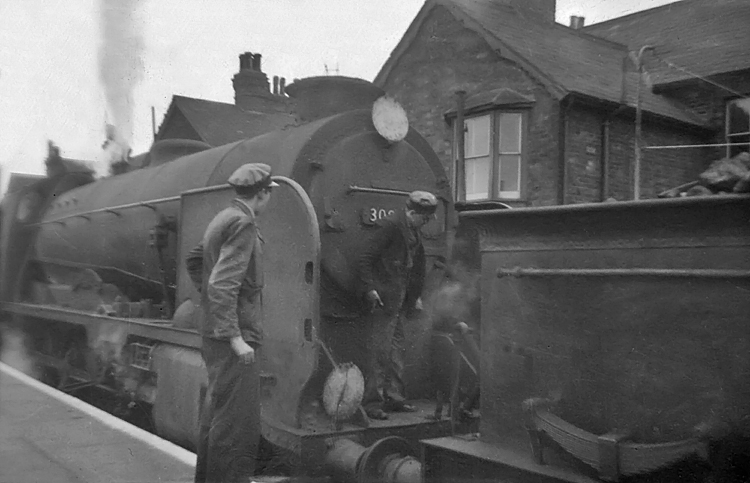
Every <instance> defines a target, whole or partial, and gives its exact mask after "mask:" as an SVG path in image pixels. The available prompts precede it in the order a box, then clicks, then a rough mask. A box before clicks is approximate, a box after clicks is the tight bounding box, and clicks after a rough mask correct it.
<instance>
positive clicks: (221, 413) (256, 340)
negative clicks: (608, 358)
mask: <svg viewBox="0 0 750 483" xmlns="http://www.w3.org/2000/svg"><path fill="white" fill-rule="evenodd" d="M228 183H229V184H230V185H232V186H233V187H234V190H235V192H236V193H237V197H236V198H235V199H234V200H233V201H232V203H231V205H230V206H229V207H227V208H225V209H224V210H223V211H221V212H220V213H219V214H217V215H216V216H215V217H214V219H213V220H211V223H209V225H208V228H206V232H205V234H204V235H203V240H202V241H201V242H200V243H199V244H198V245H197V246H196V247H195V248H194V249H193V250H191V251H190V253H189V254H188V256H187V260H186V261H187V269H188V273H189V274H190V278H191V279H192V281H193V283H194V284H195V287H196V288H197V289H198V291H199V292H200V294H201V306H202V307H203V312H204V317H203V320H202V321H201V324H200V326H199V330H200V332H201V335H202V336H203V343H202V347H201V354H202V356H203V360H204V361H205V363H206V368H207V369H208V390H207V391H206V399H205V401H204V404H203V406H202V410H201V421H200V433H199V436H198V451H197V452H198V461H197V463H196V467H195V482H196V483H204V482H222V483H229V482H235V481H248V480H249V478H250V477H252V476H253V474H254V473H255V466H256V457H257V454H258V446H259V443H260V380H259V371H258V365H257V362H256V356H255V351H256V350H257V349H258V348H259V347H260V345H261V341H262V339H263V330H262V315H263V314H262V307H261V291H262V289H263V263H262V260H263V252H262V248H261V245H262V238H261V236H260V233H259V232H258V226H257V224H256V220H255V218H256V216H257V215H259V214H260V213H262V212H263V210H264V209H265V207H266V205H267V204H268V202H269V200H270V199H271V190H272V188H273V187H275V186H278V185H277V184H276V183H274V182H273V181H272V180H271V168H270V167H269V166H268V165H266V164H261V163H252V164H245V165H243V166H240V167H239V168H238V169H237V170H236V171H235V172H234V173H233V174H232V175H231V176H230V177H229V180H228Z"/></svg>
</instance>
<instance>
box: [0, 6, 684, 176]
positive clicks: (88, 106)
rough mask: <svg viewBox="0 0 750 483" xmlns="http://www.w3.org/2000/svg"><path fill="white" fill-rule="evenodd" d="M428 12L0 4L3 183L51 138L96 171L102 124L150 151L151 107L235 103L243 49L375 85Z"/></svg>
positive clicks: (286, 73)
mask: <svg viewBox="0 0 750 483" xmlns="http://www.w3.org/2000/svg"><path fill="white" fill-rule="evenodd" d="M520 1H523V0H520ZM672 1H674V0H557V14H556V16H557V21H558V22H560V23H562V24H565V25H567V24H568V23H569V19H570V16H571V15H578V16H583V17H585V18H586V25H589V24H592V23H596V22H601V21H604V20H608V19H610V18H614V17H619V16H622V15H626V14H629V13H633V12H636V11H640V10H645V9H648V8H653V7H656V6H659V5H663V4H666V3H671V2H672ZM423 3H424V0H0V169H1V170H2V172H1V173H0V178H2V181H1V182H0V183H2V187H3V189H4V186H5V185H6V184H7V179H8V173H10V172H20V173H32V174H43V173H44V158H45V157H46V154H47V140H52V141H54V142H55V143H56V144H57V145H58V146H59V147H60V150H61V153H62V155H63V156H64V157H67V158H75V159H83V160H87V161H91V162H92V163H94V164H95V167H97V168H99V169H100V171H101V167H102V166H103V165H104V164H106V161H104V159H105V154H104V152H103V150H102V144H103V142H104V141H105V139H106V131H105V125H106V123H110V124H116V125H118V127H121V129H120V130H121V133H120V137H121V139H122V140H124V141H126V142H127V143H128V144H129V145H130V146H131V147H132V149H133V153H134V154H137V153H141V152H144V151H147V150H148V149H149V147H150V145H151V141H152V137H153V132H152V115H151V108H152V107H153V108H154V111H155V120H156V126H157V128H158V126H159V124H160V123H161V121H162V118H163V116H164V114H165V113H166V110H167V108H168V106H169V103H170V101H171V98H172V96H173V95H183V96H188V97H197V98H202V99H209V100H214V101H220V102H229V103H232V102H234V91H233V89H232V82H231V79H232V76H233V75H234V74H235V73H236V72H237V71H238V68H239V60H238V56H239V54H240V53H242V52H245V51H250V52H255V53H261V54H262V56H263V66H262V68H263V71H264V72H265V73H266V74H268V76H269V79H270V78H272V77H273V76H274V75H278V76H281V77H286V78H287V83H290V81H291V80H292V79H294V78H303V77H309V76H314V75H324V74H325V73H326V66H327V67H328V71H329V73H334V74H338V75H346V76H352V77H360V78H363V79H367V80H372V79H374V77H375V75H376V74H377V73H378V71H379V70H380V67H381V66H382V65H383V63H385V61H386V59H387V58H388V56H389V55H390V53H391V51H392V50H393V49H394V48H395V46H396V44H397V43H398V41H399V40H400V39H401V37H402V36H403V34H404V33H405V32H406V29H407V27H408V26H409V24H410V23H411V21H412V20H413V19H414V17H415V16H416V14H417V12H418V11H419V9H420V8H421V6H422V5H423ZM107 5H110V6H111V5H116V6H117V7H116V8H106V6H107ZM123 26H125V27H123ZM105 40H106V41H105ZM122 45H127V47H128V48H127V49H122V48H120V47H118V46H122ZM124 54H129V55H124ZM102 74H103V75H102ZM105 80H106V83H105V82H104V81H105ZM105 85H107V86H109V87H108V88H105V87H104V86H105ZM97 165H99V166H97Z"/></svg>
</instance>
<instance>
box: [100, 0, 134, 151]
mask: <svg viewBox="0 0 750 483" xmlns="http://www.w3.org/2000/svg"><path fill="white" fill-rule="evenodd" d="M141 4H142V0H99V20H100V35H101V44H100V47H99V80H100V82H101V83H102V87H103V88H104V94H105V98H106V101H107V113H108V116H109V119H110V122H109V124H110V125H108V126H107V142H105V144H104V150H105V152H106V153H107V154H108V158H109V159H108V160H109V162H110V164H112V163H116V162H118V161H125V160H127V158H128V153H129V152H130V145H131V143H132V140H133V139H132V138H133V95H134V92H135V88H136V86H137V85H138V83H139V82H140V81H141V80H142V79H143V74H144V67H143V55H144V52H145V42H144V36H143V32H142V28H143V21H142V19H140V18H139V17H138V14H139V10H140V7H141Z"/></svg>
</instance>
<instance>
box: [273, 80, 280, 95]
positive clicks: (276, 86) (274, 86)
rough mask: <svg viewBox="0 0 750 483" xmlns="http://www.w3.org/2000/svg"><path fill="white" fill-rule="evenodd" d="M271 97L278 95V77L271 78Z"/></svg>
mask: <svg viewBox="0 0 750 483" xmlns="http://www.w3.org/2000/svg"><path fill="white" fill-rule="evenodd" d="M273 95H275V96H278V95H279V76H277V75H275V76H273Z"/></svg>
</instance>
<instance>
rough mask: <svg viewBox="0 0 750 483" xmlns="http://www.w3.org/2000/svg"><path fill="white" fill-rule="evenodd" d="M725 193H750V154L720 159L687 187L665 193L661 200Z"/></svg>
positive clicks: (679, 187)
mask: <svg viewBox="0 0 750 483" xmlns="http://www.w3.org/2000/svg"><path fill="white" fill-rule="evenodd" d="M725 193H750V153H748V152H742V153H740V154H738V155H737V156H734V157H732V158H723V159H718V160H716V161H714V162H713V163H711V165H710V166H709V167H708V169H707V170H705V171H704V172H703V173H701V174H700V175H699V176H698V180H697V181H694V182H692V183H688V184H687V185H682V186H678V187H677V188H674V189H671V190H668V191H665V192H664V193H661V194H660V195H659V197H660V198H677V197H683V196H705V195H715V194H725Z"/></svg>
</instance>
